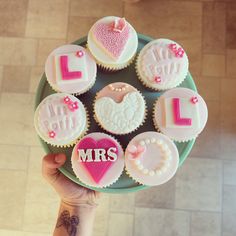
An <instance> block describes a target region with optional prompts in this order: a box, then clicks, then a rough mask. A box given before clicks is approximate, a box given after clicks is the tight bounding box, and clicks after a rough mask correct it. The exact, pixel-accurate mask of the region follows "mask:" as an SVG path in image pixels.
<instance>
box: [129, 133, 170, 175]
mask: <svg viewBox="0 0 236 236" xmlns="http://www.w3.org/2000/svg"><path fill="white" fill-rule="evenodd" d="M150 144H156V145H157V146H158V147H159V148H160V149H161V152H162V155H161V156H162V160H161V163H160V164H159V165H158V166H157V167H156V168H155V169H154V170H150V169H147V168H145V167H144V166H143V165H142V163H141V160H140V157H141V156H142V154H143V153H144V152H145V150H146V148H147V147H146V146H147V145H150ZM133 146H134V147H135V145H131V146H129V147H128V149H127V150H128V152H129V153H130V154H129V158H130V159H132V160H133V161H134V165H135V166H136V167H137V169H138V170H140V171H141V172H142V173H143V174H145V175H149V176H154V175H161V174H163V173H165V172H166V171H167V169H168V167H169V166H170V161H171V159H172V156H171V151H170V149H169V147H168V145H167V144H165V143H164V142H163V141H162V140H161V139H156V138H151V139H149V138H146V139H143V140H140V141H139V145H138V146H137V147H136V150H137V151H136V153H137V154H138V155H136V156H135V155H133V154H134V152H132V150H134V147H133ZM141 147H143V149H142V148H141ZM138 150H139V152H138Z"/></svg>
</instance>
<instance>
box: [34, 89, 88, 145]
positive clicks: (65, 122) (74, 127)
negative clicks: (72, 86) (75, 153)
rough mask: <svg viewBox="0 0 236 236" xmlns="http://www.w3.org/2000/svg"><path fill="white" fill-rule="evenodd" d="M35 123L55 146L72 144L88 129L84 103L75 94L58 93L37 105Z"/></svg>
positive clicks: (45, 137) (39, 133) (44, 137)
mask: <svg viewBox="0 0 236 236" xmlns="http://www.w3.org/2000/svg"><path fill="white" fill-rule="evenodd" d="M34 125H35V129H36V131H37V133H38V135H39V136H40V137H41V138H42V139H43V140H44V141H45V142H47V143H49V144H51V145H54V146H60V147H65V146H71V145H73V144H74V143H75V142H76V141H77V139H79V138H81V137H82V136H83V135H84V134H85V132H86V131H87V129H88V120H87V114H86V110H85V107H84V105H83V104H82V103H81V101H80V100H79V99H77V98H76V97H74V96H73V95H70V94H66V93H56V94H52V95H50V96H48V97H46V98H45V99H44V100H43V101H42V102H41V103H40V104H39V105H38V107H37V109H36V111H35V115H34Z"/></svg>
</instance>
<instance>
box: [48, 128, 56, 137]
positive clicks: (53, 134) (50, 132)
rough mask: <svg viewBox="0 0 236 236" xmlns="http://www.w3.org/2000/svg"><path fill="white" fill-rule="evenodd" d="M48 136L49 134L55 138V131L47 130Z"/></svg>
mask: <svg viewBox="0 0 236 236" xmlns="http://www.w3.org/2000/svg"><path fill="white" fill-rule="evenodd" d="M48 136H49V138H55V136H56V133H55V132H54V131H53V130H52V131H49V132H48Z"/></svg>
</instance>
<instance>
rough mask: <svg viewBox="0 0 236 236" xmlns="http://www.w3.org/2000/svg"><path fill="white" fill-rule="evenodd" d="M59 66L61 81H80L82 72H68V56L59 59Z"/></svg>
mask: <svg viewBox="0 0 236 236" xmlns="http://www.w3.org/2000/svg"><path fill="white" fill-rule="evenodd" d="M60 65H61V74H62V79H63V80H72V79H80V78H81V77H82V71H69V68H68V56H61V57H60Z"/></svg>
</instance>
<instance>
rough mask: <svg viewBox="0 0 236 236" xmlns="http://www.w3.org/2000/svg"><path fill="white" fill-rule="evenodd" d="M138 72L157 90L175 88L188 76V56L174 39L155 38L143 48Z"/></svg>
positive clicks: (147, 83) (146, 82)
mask: <svg viewBox="0 0 236 236" xmlns="http://www.w3.org/2000/svg"><path fill="white" fill-rule="evenodd" d="M137 72H138V75H139V77H140V79H141V80H142V81H143V83H144V84H145V85H146V86H147V87H150V88H153V89H156V90H164V89H170V88H174V87H176V86H178V85H179V84H180V83H181V82H182V81H183V80H184V79H185V77H186V76H187V73H188V57H187V55H186V52H185V51H184V49H183V48H182V47H181V46H180V45H179V44H178V43H176V42H174V41H172V40H169V39H157V40H153V41H151V42H150V43H148V44H147V45H146V46H145V47H144V48H143V49H142V50H141V52H140V54H139V56H138V59H137Z"/></svg>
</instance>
